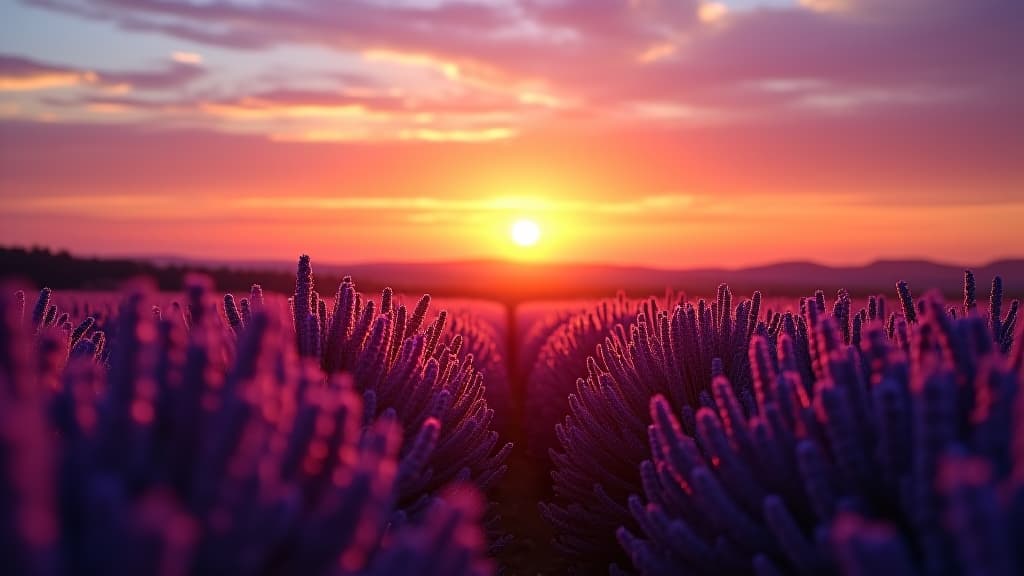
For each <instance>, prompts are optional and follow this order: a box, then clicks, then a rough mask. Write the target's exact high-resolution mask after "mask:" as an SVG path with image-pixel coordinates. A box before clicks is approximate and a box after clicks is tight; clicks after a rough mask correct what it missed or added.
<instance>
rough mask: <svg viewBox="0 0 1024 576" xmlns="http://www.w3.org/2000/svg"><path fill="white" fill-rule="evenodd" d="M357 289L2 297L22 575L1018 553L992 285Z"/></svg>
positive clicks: (931, 566) (414, 569)
mask: <svg viewBox="0 0 1024 576" xmlns="http://www.w3.org/2000/svg"><path fill="white" fill-rule="evenodd" d="M983 280H985V282H984V284H982V281H983ZM357 282H358V278H355V279H354V278H350V277H347V276H346V277H343V278H334V277H320V276H314V270H313V267H312V264H311V263H310V260H309V258H308V257H306V256H303V257H302V258H300V259H299V262H298V266H297V270H296V276H295V285H294V291H293V292H291V293H287V294H283V293H272V292H269V291H264V290H263V289H262V288H261V286H260V284H253V285H252V288H251V290H250V291H248V292H247V293H244V294H241V293H234V294H231V293H228V294H225V293H222V292H218V291H217V289H216V288H215V286H213V285H212V282H211V281H210V280H209V279H207V278H205V277H202V276H199V275H194V276H191V277H190V278H189V279H188V281H187V287H186V290H185V291H184V292H180V293H179V292H159V291H157V290H155V289H154V288H153V287H152V285H149V284H147V283H146V282H145V281H141V280H140V281H137V282H134V283H131V284H129V285H128V286H126V288H125V289H124V290H123V291H122V292H118V293H111V292H75V291H64V292H62V291H53V290H50V289H49V288H42V289H41V290H39V291H37V290H35V289H29V288H27V287H24V286H22V287H19V286H14V285H7V286H5V287H4V288H3V290H2V294H0V320H2V322H0V558H2V559H3V560H2V566H3V570H2V572H3V573H4V574H11V575H17V576H21V575H54V576H56V575H77V574H88V575H97V576H99V575H124V576H130V575H143V574H159V575H164V576H176V575H192V574H209V575H221V574H249V575H254V576H257V575H268V576H269V575H277V574H280V575H291V574H302V575H315V574H325V575H357V574H358V575H381V576H382V575H405V574H408V575H420V574H426V575H438V576H441V575H453V576H454V575H462V574H467V575H468V574H472V575H487V574H613V575H619V574H643V575H673V574H695V575H696V574H699V575H716V574H737V575H745V574H753V575H757V576H771V575H788V574H795V575H818V574H821V575H828V574H845V575H864V576H879V575H881V574H893V575H921V576H926V575H927V576H931V575H950V576H952V575H959V574H965V575H977V576H982V575H985V576H999V575H1005V576H1012V575H1016V574H1021V573H1022V572H1021V571H1022V570H1024V547H1022V546H1021V544H1024V393H1019V392H1018V391H1019V390H1020V388H1021V386H1022V384H1024V321H1019V320H1018V318H1019V315H1020V312H1019V301H1018V300H1011V299H1010V298H1004V287H1003V285H1002V280H1001V279H1000V278H999V277H995V278H994V279H992V280H991V284H989V283H988V279H982V278H977V279H976V278H975V276H974V274H973V273H971V272H969V271H968V272H966V273H965V274H964V277H963V296H962V298H956V299H955V300H954V299H950V298H946V297H943V296H942V295H941V294H940V293H938V292H929V291H928V290H927V289H928V288H929V287H928V286H909V285H907V284H906V283H904V282H902V281H899V279H898V278H895V279H893V282H892V285H893V290H892V292H891V293H888V294H877V295H873V296H868V297H860V296H858V297H857V298H854V297H852V296H851V295H850V293H848V292H846V291H845V290H840V291H839V292H838V293H836V294H834V295H833V294H825V293H823V292H821V291H815V290H814V289H813V287H812V288H811V289H809V290H808V294H807V296H806V297H804V298H780V297H773V298H765V297H762V295H761V293H760V292H753V293H751V294H749V295H740V294H734V293H733V292H732V291H731V290H730V289H729V287H728V286H726V285H724V284H723V285H721V286H720V287H719V288H718V290H717V293H715V294H709V295H707V296H706V297H699V296H691V295H687V294H686V293H684V292H673V291H668V292H665V293H661V294H658V295H652V296H650V297H647V298H635V297H627V296H626V295H625V294H624V293H619V294H618V295H616V294H609V295H608V297H607V298H606V299H598V300H575V301H559V302H548V303H543V302H536V303H524V304H520V305H518V306H517V307H516V308H509V307H507V306H506V305H503V304H500V303H497V302H488V301H485V300H459V299H431V298H430V297H429V296H422V297H421V296H419V295H410V294H400V293H396V292H393V291H392V290H390V289H385V290H383V291H382V292H380V293H376V292H374V293H364V292H361V291H360V290H359V288H358V285H357ZM1007 290H1008V289H1007Z"/></svg>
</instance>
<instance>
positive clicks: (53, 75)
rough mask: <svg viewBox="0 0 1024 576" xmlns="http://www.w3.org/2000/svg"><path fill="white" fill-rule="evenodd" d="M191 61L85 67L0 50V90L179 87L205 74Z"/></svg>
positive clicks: (116, 89) (113, 89)
mask: <svg viewBox="0 0 1024 576" xmlns="http://www.w3.org/2000/svg"><path fill="white" fill-rule="evenodd" d="M196 64H197V63H195V62H189V63H183V62H179V61H178V60H172V61H170V62H166V63H162V64H160V65H159V67H158V68H157V69H154V70H140V71H103V70H85V69H80V68H76V67H71V66H63V65H59V64H52V63H47V62H39V61H37V60H34V59H31V58H25V57H21V56H15V55H5V54H0V92H5V91H9V92H20V91H25V92H34V91H40V90H50V89H53V88H69V87H83V86H84V87H93V88H96V89H102V90H103V91H105V92H108V93H111V92H113V93H118V92H121V93H123V92H129V91H132V90H136V89H139V90H161V89H170V88H179V87H182V86H185V85H187V84H189V83H191V82H192V81H193V80H196V79H198V78H200V77H202V76H203V75H204V74H205V71H204V69H203V68H201V67H199V66H197V65H196Z"/></svg>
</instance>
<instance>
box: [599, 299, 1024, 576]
mask: <svg viewBox="0 0 1024 576" xmlns="http://www.w3.org/2000/svg"><path fill="white" fill-rule="evenodd" d="M900 293H901V299H905V301H904V310H905V311H907V310H913V311H914V312H915V316H914V325H913V327H912V329H911V330H910V334H909V343H910V350H909V354H908V353H907V352H906V351H905V350H904V349H903V347H901V346H899V345H896V344H894V343H890V342H889V340H888V338H887V336H886V334H885V331H884V328H883V325H882V323H881V321H880V320H873V321H870V322H869V323H868V324H867V325H866V326H865V327H864V330H865V332H864V338H863V339H862V340H861V342H860V346H859V347H856V346H853V345H849V344H847V343H845V342H844V341H843V338H842V334H841V330H840V327H839V322H837V318H836V317H835V316H833V317H828V318H826V317H823V316H818V317H814V316H813V315H808V321H809V327H810V329H811V342H810V344H811V349H812V350H814V351H815V352H814V355H815V358H816V360H815V366H816V367H815V372H816V376H815V380H814V383H813V387H812V388H811V389H809V390H808V389H806V388H805V386H804V383H803V382H802V376H801V374H800V373H799V371H798V368H797V365H796V364H795V363H794V362H793V361H792V359H791V357H790V355H789V354H788V352H787V350H788V349H790V348H792V342H791V340H790V339H789V337H788V336H783V337H782V339H781V340H780V342H779V346H778V348H777V350H778V353H777V355H774V356H772V357H771V358H770V364H769V366H768V368H769V369H768V370H767V371H766V372H760V373H758V372H755V383H754V384H755V388H756V389H758V390H759V393H758V395H757V398H758V400H757V403H756V406H755V407H754V410H752V411H751V410H749V409H748V408H746V407H744V406H743V405H742V404H741V402H739V401H738V399H737V397H736V395H735V393H734V387H733V386H732V385H731V383H730V382H729V380H728V378H726V377H724V376H719V377H716V378H715V381H714V383H713V385H712V388H713V389H712V397H711V398H710V402H702V403H701V406H700V407H699V408H698V409H697V410H696V412H694V410H693V409H692V408H690V407H685V408H683V409H682V411H680V412H678V417H677V416H676V411H675V410H674V409H673V408H672V406H671V403H670V402H669V400H667V399H666V398H665V397H664V396H660V395H659V396H656V397H654V399H653V400H652V401H651V405H650V416H651V419H652V421H653V424H652V425H651V426H650V428H649V440H650V448H651V454H652V457H651V459H649V460H645V461H644V462H643V463H642V464H641V466H640V471H641V477H642V482H643V487H644V495H645V499H646V503H645V502H644V499H642V498H641V497H640V496H637V495H634V496H631V497H630V499H629V501H628V507H629V510H630V513H631V515H632V516H633V518H634V520H635V521H636V523H637V524H638V525H639V526H640V532H641V533H642V537H640V536H637V535H636V534H635V533H634V531H632V530H630V529H627V528H620V529H619V531H618V536H619V541H620V542H621V543H622V545H623V547H624V548H625V549H626V550H627V551H628V552H629V555H630V558H631V559H632V561H633V564H634V566H635V567H636V568H637V569H639V571H640V572H641V573H643V574H651V575H653V574H675V573H678V570H679V568H680V567H682V566H686V567H687V569H688V570H689V571H690V572H691V573H694V574H721V573H737V574H738V573H755V574H759V575H771V574H831V573H836V572H837V571H838V572H840V573H843V574H850V575H865V576H867V575H873V574H881V573H884V574H907V575H911V574H992V575H995V574H1000V575H1007V576H1009V575H1010V574H1019V573H1020V572H1019V571H1018V570H1019V569H1020V567H1021V566H1024V554H1022V551H1021V549H1020V548H1019V547H1015V546H1013V545H1012V544H1013V543H1012V541H1011V539H1012V538H1013V537H1014V536H1013V535H1016V537H1017V538H1019V536H1020V534H1022V532H1021V529H1022V528H1024V475H1022V473H1024V452H1021V447H1022V446H1021V444H1020V442H1021V439H1022V438H1024V427H1022V426H1024V419H1022V418H1021V411H1022V410H1024V394H1020V393H1018V390H1019V389H1020V386H1021V383H1022V376H1024V373H1022V371H1021V364H1022V362H1021V360H1020V358H1019V356H1020V354H1021V351H1020V350H1019V349H1018V350H1017V351H1016V352H1015V353H1014V355H1013V356H1011V357H1006V356H1004V355H1002V354H1001V353H1000V351H999V349H998V348H997V347H996V346H994V345H993V340H992V338H991V336H990V334H989V333H988V331H987V330H986V322H985V320H984V319H982V318H981V317H979V316H977V315H976V314H974V313H970V314H969V315H968V316H967V317H966V318H963V319H961V320H955V319H953V318H951V317H950V316H948V315H947V313H946V312H945V311H944V310H943V308H942V305H941V303H940V301H939V300H938V299H937V298H928V299H925V300H923V301H922V302H921V305H920V306H919V307H915V306H914V305H913V302H912V300H911V299H910V297H909V291H908V290H907V289H906V285H905V284H902V283H901V285H900ZM904 294H906V296H904ZM756 348H757V346H756V345H755V346H754V347H752V352H751V354H752V355H753V354H754V350H755V349H756Z"/></svg>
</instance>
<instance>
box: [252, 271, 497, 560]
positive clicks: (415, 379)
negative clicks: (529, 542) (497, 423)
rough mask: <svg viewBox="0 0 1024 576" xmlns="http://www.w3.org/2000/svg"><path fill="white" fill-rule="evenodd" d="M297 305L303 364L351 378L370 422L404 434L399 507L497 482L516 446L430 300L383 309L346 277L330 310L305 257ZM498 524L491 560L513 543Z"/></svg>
mask: <svg viewBox="0 0 1024 576" xmlns="http://www.w3.org/2000/svg"><path fill="white" fill-rule="evenodd" d="M253 300H256V297H255V296H254V297H253ZM291 302H292V304H291V312H292V321H293V325H294V330H295V341H296V348H297V350H298V353H299V355H300V356H301V357H303V358H310V359H313V360H315V361H317V362H318V363H319V365H320V366H321V368H322V369H323V371H324V373H326V374H327V375H328V376H331V377H333V376H335V375H337V374H341V373H345V374H349V375H350V376H351V378H352V380H353V382H354V387H355V389H356V390H357V391H358V392H359V393H361V394H362V395H363V400H364V406H365V414H364V416H363V418H364V422H366V423H370V422H373V421H375V420H378V419H385V420H390V421H394V422H396V423H397V424H398V425H399V427H400V429H401V430H402V431H403V437H404V438H405V439H406V442H405V443H404V445H403V448H402V452H401V454H400V464H399V472H398V479H397V486H398V493H399V505H400V507H402V508H403V509H405V510H406V511H408V512H409V513H411V514H417V513H419V512H420V511H421V510H422V509H423V508H424V506H425V505H426V504H427V503H429V502H430V499H431V497H432V496H433V495H434V494H436V493H437V491H438V490H439V489H440V488H441V487H443V486H444V485H446V484H449V483H451V482H455V481H459V482H471V483H473V484H474V485H476V486H477V487H478V488H479V489H480V490H483V491H487V490H488V489H490V488H491V487H492V486H494V485H495V484H496V483H497V482H498V480H499V479H500V478H501V477H502V475H503V474H504V473H505V471H506V470H507V465H506V464H505V460H506V458H507V457H508V454H509V452H510V450H511V448H512V445H511V443H506V444H504V445H502V446H500V447H499V446H498V433H497V432H495V431H493V430H491V423H492V421H493V418H494V410H493V409H491V408H489V407H488V405H487V399H486V396H485V394H486V392H485V387H484V383H483V376H482V374H481V373H480V372H479V371H477V369H476V368H475V367H474V365H473V360H472V358H471V357H469V356H460V353H461V352H462V348H463V346H464V345H465V340H464V338H463V337H462V335H454V336H452V337H451V338H450V340H447V343H446V340H445V338H444V335H445V331H446V328H447V322H448V314H447V312H445V311H441V312H440V313H439V314H438V315H437V317H436V318H434V319H433V320H432V321H428V318H427V314H428V311H429V304H430V297H429V296H427V295H424V296H423V297H422V298H421V299H420V300H419V301H418V303H417V304H416V306H415V308H414V309H413V310H412V311H411V312H410V311H409V310H408V309H407V308H406V306H405V305H403V304H400V303H398V302H397V301H396V298H395V296H394V294H393V293H392V291H391V290H390V289H385V290H384V291H383V293H382V294H381V298H380V303H379V304H378V303H377V302H375V301H374V300H371V299H368V298H367V299H364V297H363V296H362V295H361V294H359V293H358V292H356V288H355V284H354V283H353V282H352V279H351V278H350V277H345V278H343V279H342V282H341V284H340V286H339V287H338V290H337V293H336V296H335V298H334V301H333V305H332V306H331V307H330V308H328V306H327V304H326V301H325V300H324V299H322V298H321V297H320V295H319V294H318V293H317V292H316V291H315V289H314V281H313V273H312V267H311V265H310V261H309V257H308V256H302V257H301V258H300V259H299V264H298V268H297V274H296V287H295V294H294V296H293V298H292V300H291ZM497 521H498V518H497V517H496V515H494V514H489V515H488V517H487V524H488V530H489V531H490V533H491V534H492V536H493V537H492V552H496V551H497V550H498V549H500V548H501V546H503V545H504V544H505V543H506V542H507V538H506V537H503V536H502V537H499V536H497V534H498V532H499V530H498V528H497Z"/></svg>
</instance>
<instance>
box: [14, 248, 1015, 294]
mask: <svg viewBox="0 0 1024 576" xmlns="http://www.w3.org/2000/svg"><path fill="white" fill-rule="evenodd" d="M294 266H295V264H294V263H292V262H273V261H268V262H246V263H234V264H231V263H218V262H202V261H192V260H186V259H178V258H153V259H108V258H86V257H78V256H74V255H72V254H69V253H67V252H53V251H50V250H47V249H42V248H31V249H25V248H0V277H4V278H17V279H21V280H23V281H27V282H29V283H32V284H34V285H36V286H37V287H40V286H43V285H46V286H50V287H51V288H54V289H65V290H112V289H116V288H117V287H118V286H120V284H122V283H123V282H124V281H125V280H127V279H130V278H133V277H138V276H148V277H150V278H152V279H153V280H154V281H155V282H156V284H157V285H158V287H159V288H160V289H162V290H178V289H180V288H181V287H182V283H183V280H184V277H185V275H186V274H188V273H190V272H201V273H205V274H208V275H209V276H211V277H212V278H213V279H214V281H215V283H216V284H217V286H218V287H219V288H220V289H221V290H226V291H242V290H248V288H249V286H250V285H251V284H252V283H254V282H258V283H260V284H262V285H263V287H264V289H265V290H272V291H279V292H286V293H287V292H291V291H292V290H293V289H294V286H295V277H294V272H293V269H294ZM964 268H965V267H963V266H957V265H952V264H939V263H934V262H928V261H921V260H899V261H897V260H886V261H879V262H874V263H871V264H868V265H864V266H825V265H821V264H816V263H813V262H783V263H779V264H772V265H767V266H756V267H749V268H740V269H735V270H731V269H724V268H699V269H689V270H660V269H652V268H643V267H632V266H613V265H594V264H554V263H544V264H538V263H517V262H501V261H490V260H480V261H465V262H435V263H421V262H409V263H401V262H397V263H393V262H389V263H363V264H347V265H341V264H320V265H318V266H317V267H316V269H315V271H314V272H315V274H316V275H317V277H319V278H320V279H322V280H324V281H325V285H331V284H333V283H334V282H335V281H336V280H338V279H340V278H341V276H343V275H352V276H353V277H355V278H356V279H357V280H358V281H359V286H360V288H361V289H363V290H366V291H374V290H379V289H381V288H383V287H384V286H390V287H392V288H394V289H395V290H396V291H399V292H409V293H417V292H429V293H431V294H433V295H435V296H444V297H464V298H486V299H492V300H502V301H523V300H541V299H569V298H592V297H603V296H608V295H611V294H614V293H615V292H616V291H617V290H624V291H625V292H626V293H627V294H630V295H638V296H639V295H647V294H652V293H653V294H657V293H661V292H663V291H665V290H666V289H667V288H672V289H675V290H683V291H685V292H687V293H689V294H693V295H707V294H711V293H713V292H714V290H715V288H716V287H717V286H718V285H719V284H720V283H722V282H726V283H728V284H729V285H730V287H731V288H732V289H733V291H735V292H737V293H739V294H746V293H749V292H752V291H753V290H761V291H762V292H763V293H764V294H765V295H766V296H769V297H771V296H798V295H807V294H809V293H811V292H812V291H813V290H815V289H822V290H825V291H826V292H834V291H835V290H837V289H839V288H846V289H847V290H849V291H850V292H851V293H852V294H853V295H854V296H858V295H866V294H870V293H878V292H884V293H890V292H892V291H893V289H894V286H895V283H896V282H897V281H898V280H906V281H907V282H909V283H910V285H911V287H912V288H914V289H915V290H917V291H924V290H925V289H938V290H940V291H942V292H943V293H944V294H946V295H947V296H950V297H955V296H957V295H958V294H959V293H960V290H961V286H962V278H963V270H964ZM970 268H971V269H972V270H974V272H975V275H976V276H977V277H978V280H979V284H982V286H984V283H987V282H988V281H989V280H991V278H992V277H993V276H995V275H996V274H999V275H1001V276H1002V277H1003V280H1004V285H1005V286H1006V290H1007V295H1008V296H1011V297H1020V296H1021V295H1024V259H1014V260H1001V261H997V262H992V263H990V264H986V265H984V266H973V267H970ZM980 292H981V294H983V295H984V294H987V290H985V289H984V288H982V289H981V291H980Z"/></svg>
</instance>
